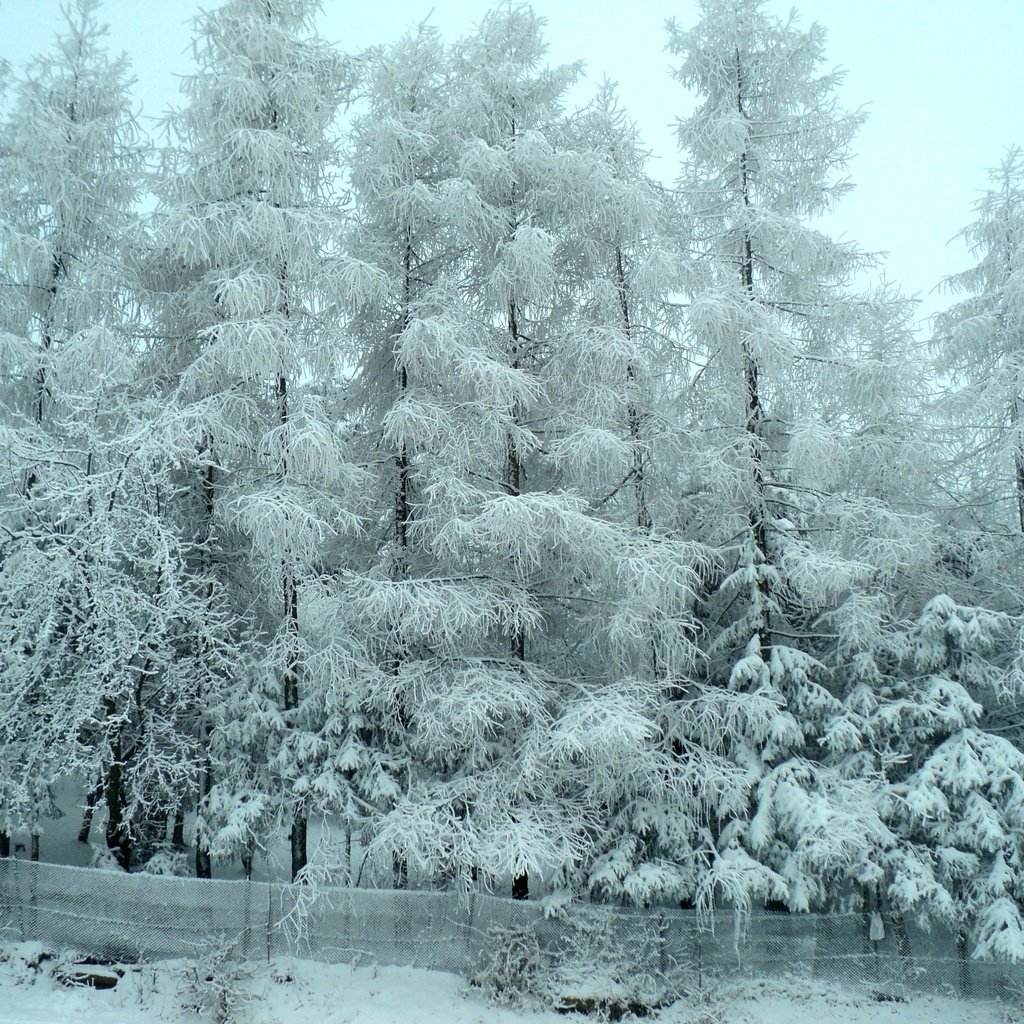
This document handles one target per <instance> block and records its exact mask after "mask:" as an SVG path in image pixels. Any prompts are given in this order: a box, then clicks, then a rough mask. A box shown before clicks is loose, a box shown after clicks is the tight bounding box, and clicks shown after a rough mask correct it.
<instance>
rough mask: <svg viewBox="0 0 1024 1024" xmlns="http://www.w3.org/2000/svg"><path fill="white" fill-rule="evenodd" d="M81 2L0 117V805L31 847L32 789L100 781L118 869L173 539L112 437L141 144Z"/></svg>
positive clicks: (140, 782) (158, 788) (132, 819)
mask: <svg viewBox="0 0 1024 1024" xmlns="http://www.w3.org/2000/svg"><path fill="white" fill-rule="evenodd" d="M96 6H97V5H96V4H95V3H90V2H87V0H81V2H79V3H77V4H76V5H75V6H74V8H73V9H69V10H68V11H67V12H66V18H67V20H66V26H65V28H64V31H63V32H62V34H61V35H60V36H59V37H58V40H57V46H56V49H55V52H54V53H53V54H51V55H50V56H47V57H43V58H40V59H38V60H37V61H36V62H35V63H34V64H33V65H32V66H31V67H30V68H29V70H28V72H27V75H26V76H25V77H24V78H23V79H21V80H20V81H18V83H17V85H16V88H15V93H14V97H13V98H14V102H13V105H12V107H11V110H10V112H9V114H8V116H7V119H6V121H5V123H4V126H3V134H4V145H3V149H4V158H3V170H4V173H3V176H2V178H3V185H2V186H0V190H2V192H3V196H2V200H3V202H2V209H3V225H2V228H0V275H2V283H3V290H4V302H3V307H2V310H3V311H2V313H0V316H2V321H0V327H2V329H3V333H2V335H0V338H2V353H3V356H2V365H3V382H4V383H3V401H4V413H3V416H4V419H3V431H4V436H5V445H4V447H5V449H6V452H7V455H8V457H7V458H6V459H5V465H4V481H3V508H2V512H0V515H2V521H3V532H4V535H3V540H2V541H0V545H2V554H0V573H2V575H3V579H4V585H3V592H4V594H3V598H2V601H3V607H4V614H3V616H2V621H3V629H4V649H5V652H6V655H5V667H4V672H3V674H2V686H3V693H4V700H5V703H6V705H7V706H8V707H9V708H10V711H11V714H10V715H9V716H8V718H7V721H6V722H5V726H4V733H3V742H4V748H5V753H4V758H3V763H4V765H5V768H6V769H7V772H6V778H5V780H4V788H5V790H6V791H7V792H8V794H10V795H9V796H8V797H7V799H5V813H6V814H7V815H11V814H17V815H19V816H20V817H21V818H22V820H23V822H24V823H27V824H29V825H30V826H31V827H32V829H33V832H34V837H33V846H34V850H33V853H34V855H36V856H37V855H38V847H37V840H38V835H37V834H35V829H36V825H35V824H34V822H36V821H37V820H38V815H39V813H40V811H41V810H44V809H45V808H46V807H47V806H48V805H47V802H46V800H45V794H46V792H47V789H48V787H49V786H50V784H51V783H52V782H53V781H55V780H56V779H57V778H58V777H59V776H61V775H64V774H74V773H76V772H78V773H81V774H82V776H83V777H85V778H86V779H88V780H89V785H90V787H91V786H92V785H93V784H94V783H97V781H98V782H99V785H100V787H101V788H102V789H103V790H104V792H105V795H106V803H107V818H108V824H107V842H108V845H109V846H110V847H111V848H112V849H113V850H115V851H116V853H117V856H118V859H119V860H120V862H121V863H122V865H123V866H124V867H127V866H128V862H129V860H130V856H131V853H130V850H131V842H132V836H133V830H134V829H135V825H136V824H137V822H138V820H139V818H140V815H141V807H142V805H143V803H144V802H145V800H146V799H149V800H152V801H154V802H159V800H160V799H161V798H164V797H166V792H167V790H168V789H169V788H173V784H174V783H173V782H172V781H171V780H170V779H169V778H168V777H167V775H166V774H165V773H163V770H162V768H161V767H160V766H159V764H158V763H157V761H158V760H159V758H158V759H156V760H155V759H154V758H150V757H144V756H142V746H143V745H151V746H150V750H151V751H152V750H154V749H156V748H158V747H160V746H161V745H162V744H164V743H171V744H172V746H173V744H174V743H176V742H177V739H176V737H172V735H171V734H170V733H168V731H167V730H166V729H165V728H164V725H165V724H166V723H167V721H168V720H169V719H171V718H174V717H175V716H176V715H177V713H178V711H177V710H176V709H175V708H174V701H173V700H169V699H168V697H167V695H166V693H165V695H164V696H163V697H161V696H160V695H159V694H160V691H161V690H162V689H164V684H165V683H166V682H167V680H166V678H165V677H164V673H165V672H170V673H171V674H172V675H173V674H174V673H175V672H176V671H177V669H176V668H174V667H172V664H171V662H172V661H173V656H172V655H171V653H170V650H171V648H173V646H174V642H175V641H174V637H175V634H176V633H177V632H178V630H179V629H180V628H181V619H180V618H178V615H179V613H182V614H185V615H186V616H187V614H188V613H187V612H185V611H184V610H183V609H182V608H181V607H180V606H179V607H175V606H174V602H173V599H171V598H169V597H168V594H167V591H168V590H170V591H172V592H173V590H174V588H175V586H176V583H175V581H176V580H177V579H178V578H179V576H180V565H179V564H178V563H177V559H178V557H179V556H178V554H177V553H176V549H177V540H176V538H175V537H174V536H173V532H171V533H170V534H168V532H167V531H166V528H165V526H166V524H164V523H163V522H162V521H161V520H160V518H159V499H158V498H157V499H156V500H154V495H153V491H152V489H151V488H152V483H153V481H152V477H151V475H150V467H149V466H147V465H146V464H145V462H144V461H143V460H141V459H135V458H134V453H133V451H132V449H131V448H130V447H128V446H126V445H124V444H123V443H122V442H123V437H124V433H125V431H126V430H128V429H130V427H131V426H132V425H133V415H134V410H133V408H132V406H131V401H130V399H129V398H128V396H129V395H130V393H131V386H132V382H133V368H134V363H135V360H134V348H133V342H132V337H131V333H130V331H129V330H128V326H129V324H130V321H131V311H130V303H129V302H128V300H127V298H126V289H127V287H128V281H127V278H126V269H125V252H126V248H127V246H128V243H129V239H130V236H131V234H132V231H133V213H132V207H133V204H134V203H135V201H136V199H137V198H138V193H139V189H140V184H141V173H142V161H143V159H144V153H145V149H144V146H143V145H142V143H141V141H140V138H139V132H138V127H137V125H136V122H135V119H134V113H133V110H132V101H131V96H130V92H129V87H130V84H131V82H130V79H129V78H128V71H127V64H126V61H125V59H124V58H119V59H112V58H111V57H109V56H108V55H107V53H106V51H105V50H104V47H103V35H104V32H105V29H104V28H103V27H102V26H101V25H100V24H99V23H98V21H97V19H96ZM182 667H184V666H182ZM171 733H173V729H172V730H171ZM162 756H163V755H160V758H162ZM186 760H187V758H186ZM171 762H174V758H173V757H170V758H168V759H167V761H166V762H164V763H165V764H169V763H171ZM181 767H182V766H181V763H180V762H175V767H174V768H173V769H171V770H170V774H175V773H176V772H177V771H178V770H179V768H181ZM182 770H184V771H187V768H184V769H182ZM12 786H14V790H16V791H17V792H18V793H20V798H19V797H17V796H16V795H15V791H14V790H12V789H11V788H10V787H12ZM40 801H42V806H40ZM26 816H27V818H29V819H31V821H26ZM6 824H7V825H8V826H9V824H10V820H8V822H7V823H6Z"/></svg>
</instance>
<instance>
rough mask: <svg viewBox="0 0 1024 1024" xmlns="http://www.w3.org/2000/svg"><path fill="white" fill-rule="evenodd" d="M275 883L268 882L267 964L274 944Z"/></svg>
mask: <svg viewBox="0 0 1024 1024" xmlns="http://www.w3.org/2000/svg"><path fill="white" fill-rule="evenodd" d="M273 922H274V883H273V882H267V963H268V964H269V963H270V959H271V955H272V952H271V943H272V942H273V927H274V924H273Z"/></svg>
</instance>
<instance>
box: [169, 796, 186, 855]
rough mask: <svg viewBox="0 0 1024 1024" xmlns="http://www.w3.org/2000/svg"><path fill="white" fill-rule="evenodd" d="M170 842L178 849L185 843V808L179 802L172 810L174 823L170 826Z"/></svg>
mask: <svg viewBox="0 0 1024 1024" xmlns="http://www.w3.org/2000/svg"><path fill="white" fill-rule="evenodd" d="M171 842H172V843H173V844H174V845H175V846H177V847H178V848H179V849H180V848H181V847H183V846H184V845H185V809H184V807H182V806H181V805H180V804H179V806H178V809H177V810H176V811H175V812H174V824H173V825H172V826H171Z"/></svg>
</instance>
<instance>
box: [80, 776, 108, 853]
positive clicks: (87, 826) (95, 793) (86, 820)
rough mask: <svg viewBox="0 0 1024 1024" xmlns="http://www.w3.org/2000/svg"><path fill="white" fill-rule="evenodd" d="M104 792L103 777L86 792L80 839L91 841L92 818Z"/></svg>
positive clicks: (82, 841)
mask: <svg viewBox="0 0 1024 1024" xmlns="http://www.w3.org/2000/svg"><path fill="white" fill-rule="evenodd" d="M102 794H103V778H102V776H101V777H100V778H99V779H98V780H97V782H96V785H95V786H93V787H92V789H90V790H89V792H88V793H86V794H85V810H84V811H83V812H82V827H81V828H80V829H79V830H78V841H79V842H80V843H88V842H89V833H90V832H91V831H92V819H93V815H94V814H95V812H96V803H97V801H98V800H99V798H100V796H101V795H102Z"/></svg>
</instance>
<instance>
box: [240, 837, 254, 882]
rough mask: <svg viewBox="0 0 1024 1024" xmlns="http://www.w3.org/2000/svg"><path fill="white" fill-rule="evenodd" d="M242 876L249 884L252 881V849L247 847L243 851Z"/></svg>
mask: <svg viewBox="0 0 1024 1024" xmlns="http://www.w3.org/2000/svg"><path fill="white" fill-rule="evenodd" d="M242 874H244V875H245V880H246V881H247V882H251V881H252V847H251V846H247V847H246V848H245V849H244V850H243V851H242Z"/></svg>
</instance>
